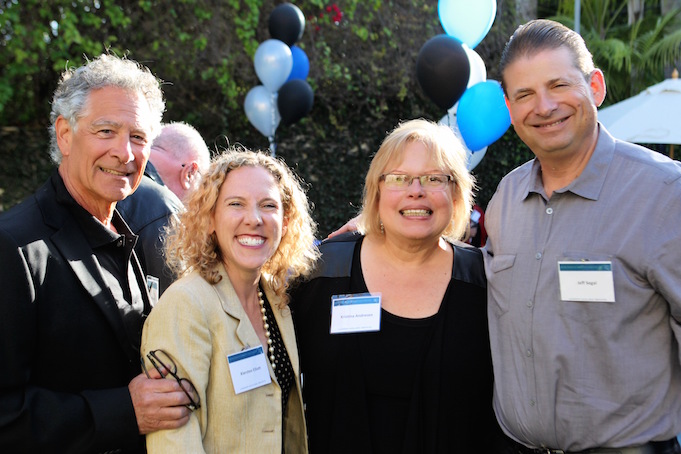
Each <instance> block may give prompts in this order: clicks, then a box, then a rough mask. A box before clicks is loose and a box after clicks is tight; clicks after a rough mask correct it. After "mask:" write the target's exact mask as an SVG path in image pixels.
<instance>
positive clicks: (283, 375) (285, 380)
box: [262, 292, 295, 415]
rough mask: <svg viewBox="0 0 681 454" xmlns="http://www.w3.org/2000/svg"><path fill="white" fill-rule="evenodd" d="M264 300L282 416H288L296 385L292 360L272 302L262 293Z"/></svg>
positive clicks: (268, 358)
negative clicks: (290, 399)
mask: <svg viewBox="0 0 681 454" xmlns="http://www.w3.org/2000/svg"><path fill="white" fill-rule="evenodd" d="M262 298H263V301H264V303H265V304H264V305H263V306H264V307H265V315H267V323H269V325H270V339H271V340H272V346H273V347H274V363H275V364H276V365H277V367H275V368H274V375H276V377H277V383H279V387H280V388H281V412H282V415H285V414H286V403H287V402H288V396H289V394H291V389H292V388H293V384H294V382H295V381H294V380H295V379H294V377H295V375H294V372H293V365H292V364H291V358H289V356H288V352H287V351H286V346H285V345H284V341H283V340H282V338H281V332H280V331H279V325H277V320H276V319H275V318H274V314H273V313H272V307H271V306H270V302H269V300H268V299H267V296H266V295H265V292H262ZM265 356H266V357H267V361H269V360H270V352H269V351H268V352H265Z"/></svg>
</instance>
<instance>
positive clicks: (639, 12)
mask: <svg viewBox="0 0 681 454" xmlns="http://www.w3.org/2000/svg"><path fill="white" fill-rule="evenodd" d="M645 3H646V1H645V0H628V1H627V11H628V13H629V25H631V24H633V23H634V22H636V21H639V20H641V19H643V12H644V10H645Z"/></svg>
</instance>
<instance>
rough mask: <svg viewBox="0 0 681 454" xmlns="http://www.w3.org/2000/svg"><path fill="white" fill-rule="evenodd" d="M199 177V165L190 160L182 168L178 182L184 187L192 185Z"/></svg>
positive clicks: (187, 187)
mask: <svg viewBox="0 0 681 454" xmlns="http://www.w3.org/2000/svg"><path fill="white" fill-rule="evenodd" d="M198 177H199V165H198V164H197V163H196V162H194V161H192V162H190V163H188V164H187V165H185V166H184V167H183V168H182V172H181V173H180V184H181V185H182V187H183V188H184V189H189V188H191V187H193V186H194V182H195V181H196V179H197V178H198Z"/></svg>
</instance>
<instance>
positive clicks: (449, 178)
mask: <svg viewBox="0 0 681 454" xmlns="http://www.w3.org/2000/svg"><path fill="white" fill-rule="evenodd" d="M389 176H399V177H406V179H407V185H406V186H404V187H401V186H397V187H396V186H390V183H387V182H386V177H389ZM428 177H446V178H447V181H446V182H445V183H444V184H443V185H442V187H441V188H440V187H438V188H429V187H428V186H426V185H425V184H424V180H425V179H426V178H428ZM416 179H418V180H419V184H420V185H421V188H423V190H424V191H444V190H446V189H447V187H448V186H449V182H450V181H451V182H453V183H455V181H454V177H453V176H451V175H447V174H444V173H430V174H425V175H407V174H403V173H384V174H382V175H381V176H380V177H379V178H378V181H383V182H384V183H386V187H387V189H389V190H391V191H406V190H407V188H409V186H411V184H412V183H413V182H414V180H416Z"/></svg>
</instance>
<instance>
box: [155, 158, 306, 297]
mask: <svg viewBox="0 0 681 454" xmlns="http://www.w3.org/2000/svg"><path fill="white" fill-rule="evenodd" d="M245 166H250V167H262V168H264V169H265V170H267V171H268V172H269V173H270V174H271V175H272V176H273V177H274V179H275V181H276V182H277V184H278V186H279V193H280V195H281V201H282V205H283V209H284V219H285V220H286V221H287V229H286V232H285V233H284V235H283V236H282V239H281V242H280V243H279V247H278V248H277V250H276V251H275V253H274V254H273V255H272V257H270V259H269V260H268V261H267V262H266V263H265V264H264V265H263V268H262V272H263V277H264V278H265V279H266V280H267V281H268V283H269V284H270V285H271V287H272V289H273V290H274V292H275V293H276V294H277V295H278V296H279V297H281V298H282V301H283V302H284V304H286V303H287V302H288V298H287V296H286V290H287V288H288V285H289V282H291V280H293V279H295V278H297V277H298V276H306V275H307V274H309V273H310V271H311V270H312V268H313V265H314V263H315V261H316V260H317V258H318V256H319V252H318V250H317V248H316V247H314V245H313V244H314V234H315V232H316V225H315V223H314V221H313V220H312V216H311V215H310V204H309V202H308V200H307V197H306V196H305V192H304V191H303V188H302V184H301V181H300V180H299V178H298V177H296V176H295V175H294V173H293V172H292V171H291V170H290V169H289V168H288V166H287V165H286V164H285V163H284V162H283V161H281V160H279V159H276V158H273V157H271V156H270V155H269V154H266V153H264V152H254V151H250V150H247V149H245V148H241V147H232V148H230V149H228V150H226V151H225V152H224V153H223V154H221V155H220V156H218V157H216V158H215V159H214V160H213V162H212V163H211V165H210V167H209V168H208V171H207V172H206V173H205V174H204V175H202V177H201V182H200V184H199V186H198V187H197V188H196V189H195V190H193V191H192V192H191V193H190V194H189V197H188V200H186V210H185V211H184V212H182V213H181V214H180V215H179V217H178V218H176V219H173V220H172V221H171V223H170V226H169V228H168V229H167V236H166V239H165V252H166V262H167V264H168V266H169V267H170V268H171V269H172V270H173V271H174V272H175V273H177V276H179V277H181V276H184V275H186V274H189V273H190V272H192V271H194V270H197V271H198V272H199V273H200V274H201V276H202V277H203V278H204V279H205V280H206V281H208V282H210V283H211V284H217V283H218V282H220V280H222V278H223V276H221V275H220V273H219V271H218V266H219V264H220V262H221V261H222V254H221V252H220V249H219V247H218V243H217V237H216V235H215V233H212V234H211V233H208V232H209V226H210V222H211V218H212V216H213V213H214V212H215V206H216V203H217V200H218V196H219V193H220V188H221V187H222V185H223V183H224V182H225V180H226V179H227V175H229V172H231V171H232V170H234V169H238V168H240V167H245Z"/></svg>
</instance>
